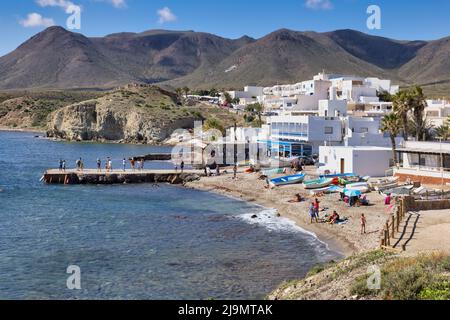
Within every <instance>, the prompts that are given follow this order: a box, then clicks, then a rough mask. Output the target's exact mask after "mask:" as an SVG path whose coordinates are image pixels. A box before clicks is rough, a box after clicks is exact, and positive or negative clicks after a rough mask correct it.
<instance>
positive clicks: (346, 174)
mask: <svg viewBox="0 0 450 320" xmlns="http://www.w3.org/2000/svg"><path fill="white" fill-rule="evenodd" d="M357 176H358V175H357V174H354V173H340V174H324V175H321V176H320V177H321V178H326V179H328V178H350V177H357Z"/></svg>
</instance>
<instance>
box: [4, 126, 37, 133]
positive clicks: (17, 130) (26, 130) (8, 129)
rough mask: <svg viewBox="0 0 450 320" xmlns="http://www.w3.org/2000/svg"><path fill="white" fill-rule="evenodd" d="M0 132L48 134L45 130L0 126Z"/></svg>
mask: <svg viewBox="0 0 450 320" xmlns="http://www.w3.org/2000/svg"><path fill="white" fill-rule="evenodd" d="M0 131H3V132H29V133H41V134H42V133H46V131H45V130H44V129H39V128H10V127H2V126H0Z"/></svg>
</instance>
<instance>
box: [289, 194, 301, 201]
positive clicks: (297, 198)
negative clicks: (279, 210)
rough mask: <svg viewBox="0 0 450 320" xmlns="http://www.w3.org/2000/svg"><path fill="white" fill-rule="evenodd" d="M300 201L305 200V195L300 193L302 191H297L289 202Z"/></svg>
mask: <svg viewBox="0 0 450 320" xmlns="http://www.w3.org/2000/svg"><path fill="white" fill-rule="evenodd" d="M299 202H303V197H302V196H301V195H300V193H297V194H296V195H295V197H294V199H292V200H289V203H299Z"/></svg>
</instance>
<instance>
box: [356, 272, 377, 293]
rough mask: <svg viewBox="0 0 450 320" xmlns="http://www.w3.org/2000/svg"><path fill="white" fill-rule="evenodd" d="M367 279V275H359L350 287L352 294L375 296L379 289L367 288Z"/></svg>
mask: <svg viewBox="0 0 450 320" xmlns="http://www.w3.org/2000/svg"><path fill="white" fill-rule="evenodd" d="M367 279H368V276H367V275H365V276H361V277H359V278H358V279H356V281H355V283H353V285H352V286H351V287H350V293H351V294H352V295H353V296H359V297H365V298H368V297H374V296H377V295H378V293H379V290H372V289H369V286H368V285H367Z"/></svg>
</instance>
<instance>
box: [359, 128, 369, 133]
mask: <svg viewBox="0 0 450 320" xmlns="http://www.w3.org/2000/svg"><path fill="white" fill-rule="evenodd" d="M368 132H369V128H359V133H368Z"/></svg>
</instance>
